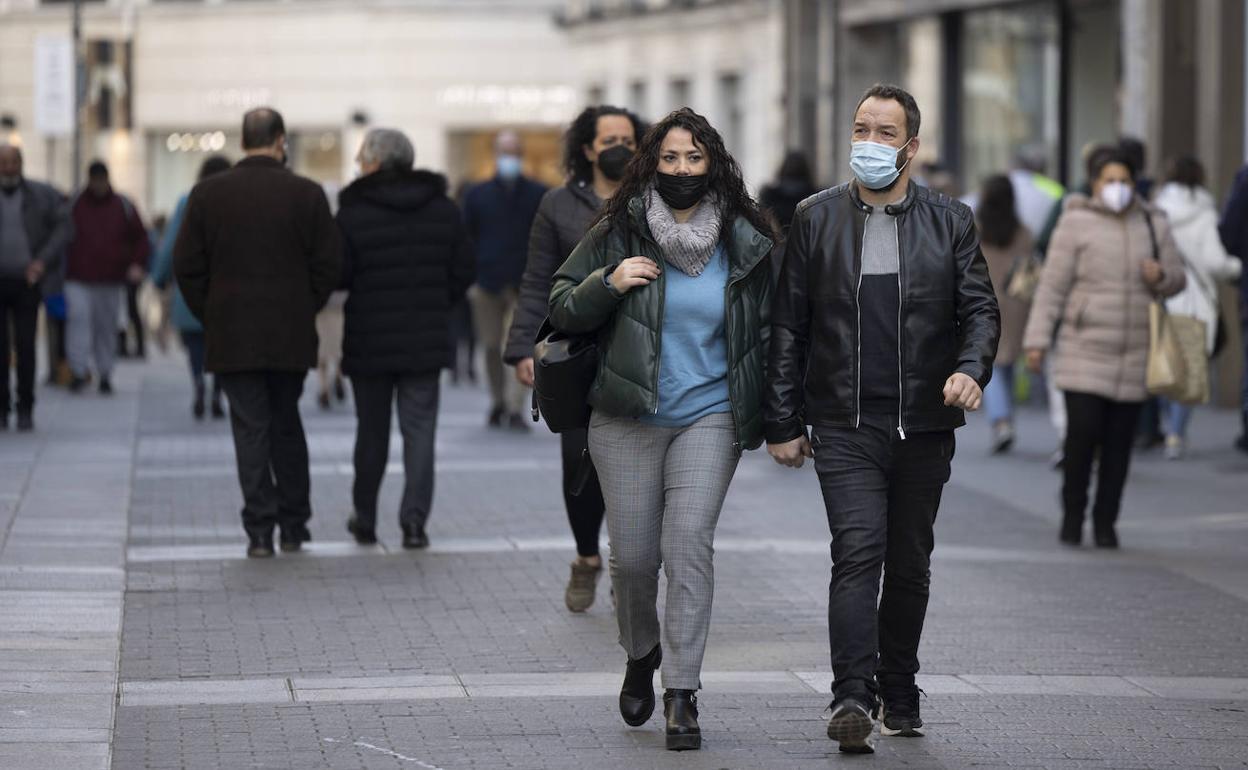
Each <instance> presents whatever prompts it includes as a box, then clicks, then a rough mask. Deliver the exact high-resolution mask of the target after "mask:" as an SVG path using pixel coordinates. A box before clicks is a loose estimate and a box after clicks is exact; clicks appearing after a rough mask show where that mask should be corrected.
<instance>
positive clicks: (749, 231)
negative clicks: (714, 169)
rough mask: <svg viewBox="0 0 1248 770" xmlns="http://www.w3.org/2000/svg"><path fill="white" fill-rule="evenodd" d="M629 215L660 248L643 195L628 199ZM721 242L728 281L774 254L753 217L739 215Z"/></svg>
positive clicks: (638, 229)
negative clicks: (725, 255)
mask: <svg viewBox="0 0 1248 770" xmlns="http://www.w3.org/2000/svg"><path fill="white" fill-rule="evenodd" d="M628 218H629V222H630V224H631V226H632V227H633V228H634V229H635V230H636V232H637V233H638V234H640V235H641V237H642V238H644V239H645V240H647V241H649V242H650V243H653V244H654V245H655V247H656V248H657V247H658V243H657V242H655V240H654V235H652V234H651V232H650V223H649V222H647V221H646V204H645V201H643V200H642V198H641V197H636V198H633V199H632V200H631V201H629V202H628ZM721 242H722V243H723V244H724V249H725V251H726V252H727V253H728V280H729V281H735V280H738V279H740V278H742V277H744V276H746V275H749V274H750V271H752V270H753V269H754V268H755V267H757V266H758V263H759V262H762V261H763V258H764V257H766V256H767V255H768V254H770V253H771V248H772V246H773V245H774V244H773V243H772V240H771V239H770V238H768V237H767V236H765V235H763V234H762V233H760V232H759V231H758V229H757V228H755V227H754V225H752V224H750V220H748V219H746V218H745V217H742V216H738V217H737V218H736V219H734V220H733V222H732V226H731V227H730V228H729V230H728V234H727V237H723V236H722V235H721Z"/></svg>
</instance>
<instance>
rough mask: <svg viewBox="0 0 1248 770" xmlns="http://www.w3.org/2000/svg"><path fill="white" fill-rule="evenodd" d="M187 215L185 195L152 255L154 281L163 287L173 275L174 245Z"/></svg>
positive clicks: (170, 218)
mask: <svg viewBox="0 0 1248 770" xmlns="http://www.w3.org/2000/svg"><path fill="white" fill-rule="evenodd" d="M185 217H186V197H185V196H183V197H182V199H181V200H179V201H178V205H177V207H176V208H174V210H173V216H171V217H169V223H168V224H167V225H166V226H165V232H164V233H163V234H162V235H161V236H160V245H159V246H157V247H156V254H155V255H153V257H152V283H154V284H156V286H157V287H159V288H161V289H163V288H165V287H166V286H167V285H168V284H169V279H170V278H171V277H172V275H173V246H174V244H175V243H176V242H177V240H178V230H179V229H181V227H182V220H183V219H184V218H185Z"/></svg>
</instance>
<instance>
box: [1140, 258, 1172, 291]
mask: <svg viewBox="0 0 1248 770" xmlns="http://www.w3.org/2000/svg"><path fill="white" fill-rule="evenodd" d="M1140 274H1141V275H1142V276H1144V283H1146V284H1148V285H1149V287H1150V288H1151V287H1155V286H1156V285H1157V284H1159V283H1161V281H1162V279H1164V278H1165V277H1166V271H1165V270H1163V269H1162V267H1161V263H1160V262H1158V261H1157V260H1155V259H1147V260H1145V261H1144V262H1143V263H1142V264H1141V265H1140Z"/></svg>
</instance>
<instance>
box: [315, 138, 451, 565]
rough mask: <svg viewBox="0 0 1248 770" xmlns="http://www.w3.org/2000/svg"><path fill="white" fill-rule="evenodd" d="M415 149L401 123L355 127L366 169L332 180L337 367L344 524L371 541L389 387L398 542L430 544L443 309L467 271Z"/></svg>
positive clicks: (445, 209) (444, 353)
mask: <svg viewBox="0 0 1248 770" xmlns="http://www.w3.org/2000/svg"><path fill="white" fill-rule="evenodd" d="M415 156H416V153H415V150H414V149H413V148H412V144H411V142H410V141H408V139H407V137H405V136H404V135H403V134H402V133H401V132H399V131H393V130H390V129H374V130H372V131H369V132H368V134H367V135H366V136H365V137H364V144H363V146H362V147H361V148H360V154H359V158H358V160H359V163H360V167H361V169H362V171H363V172H364V176H363V177H362V178H360V179H359V180H357V181H355V182H354V183H352V184H351V185H350V186H349V187H347V188H346V189H345V190H343V191H342V194H341V196H340V198H339V204H340V208H339V211H338V225H339V227H340V228H341V230H342V240H343V257H344V269H343V288H346V289H347V290H348V291H349V292H350V294H349V295H348V297H347V304H346V309H345V315H346V331H345V336H344V337H343V358H342V370H343V372H344V373H345V374H346V375H347V376H349V377H350V378H351V386H352V389H353V390H354V392H355V410H356V416H357V419H358V425H357V427H356V438H355V486H354V488H353V490H352V498H353V502H354V506H355V512H354V514H353V515H352V516H351V518H350V520H348V522H347V529H348V530H350V532H351V533H352V534H353V535H355V539H356V541H357V542H359V543H361V544H371V543H375V542H376V541H377V539H376V538H377V536H376V529H375V527H376V521H377V495H378V492H379V491H380V489H381V480H382V477H383V476H384V475H385V472H386V461H387V458H388V457H389V454H390V405H391V403H392V402H393V401H394V399H395V397H396V395H397V398H398V404H399V430H400V432H401V433H402V434H403V470H404V474H405V476H406V480H405V486H404V489H403V502H402V503H401V507H400V509H399V524H400V526H401V527H402V529H403V547H404V548H424V547H426V546H427V545H428V544H429V538H428V536H427V535H426V534H425V523H426V522H427V521H428V518H429V510H430V507H431V506H432V503H433V451H434V434H435V431H436V428H437V414H438V375H439V373H440V371H441V370H442V368H443V367H445V366H448V365H449V364H450V362H451V356H452V351H451V345H450V334H449V331H448V326H449V319H450V314H451V308H452V307H454V306H455V304H456V303H457V302H458V301H459V300H460V299H462V298H463V296H464V294H465V292H467V290H468V287H469V286H470V285H471V284H472V282H473V279H474V277H475V263H474V261H473V255H472V251H471V248H470V247H469V242H468V236H467V232H466V230H465V228H464V224H463V218H462V216H461V215H460V212H459V208H458V207H457V206H456V205H455V203H454V202H452V201H451V199H450V198H448V197H447V195H446V190H447V184H446V179H445V178H444V177H442V176H441V175H439V174H434V173H431V172H428V171H413V170H412V163H413V162H414V161H415Z"/></svg>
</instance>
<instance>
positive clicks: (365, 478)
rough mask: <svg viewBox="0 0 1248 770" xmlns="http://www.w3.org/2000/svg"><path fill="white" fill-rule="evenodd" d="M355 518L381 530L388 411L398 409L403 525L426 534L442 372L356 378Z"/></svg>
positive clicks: (352, 380) (400, 521)
mask: <svg viewBox="0 0 1248 770" xmlns="http://www.w3.org/2000/svg"><path fill="white" fill-rule="evenodd" d="M351 389H352V390H353V391H354V392H355V414H356V429H355V485H354V487H353V489H352V495H351V496H352V499H353V502H354V504H355V515H356V517H357V519H358V520H359V522H360V523H361V524H363V525H364V526H366V527H375V526H376V525H377V495H378V493H379V492H380V491H381V480H382V479H383V478H384V477H385V475H386V464H387V463H388V462H389V460H390V408H391V404H392V403H393V402H394V401H395V400H396V397H397V401H398V404H399V433H400V434H402V436H403V476H404V479H403V501H402V502H401V503H400V504H399V525H400V526H401V527H403V528H404V529H405V530H420V529H424V527H425V523H426V522H428V520H429V513H430V510H431V509H432V508H433V478H434V465H433V463H434V440H435V437H436V435H437V428H438V397H439V387H438V373H437V372H433V373H431V374H388V375H368V376H363V375H354V376H352V377H351Z"/></svg>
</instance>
